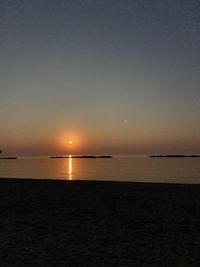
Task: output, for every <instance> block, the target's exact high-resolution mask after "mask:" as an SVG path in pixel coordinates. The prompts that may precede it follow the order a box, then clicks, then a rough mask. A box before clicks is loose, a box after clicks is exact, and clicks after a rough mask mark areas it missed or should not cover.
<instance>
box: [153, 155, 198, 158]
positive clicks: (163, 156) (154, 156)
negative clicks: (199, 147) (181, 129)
mask: <svg viewBox="0 0 200 267" xmlns="http://www.w3.org/2000/svg"><path fill="white" fill-rule="evenodd" d="M149 157H150V158H199V157H200V155H150V156H149Z"/></svg>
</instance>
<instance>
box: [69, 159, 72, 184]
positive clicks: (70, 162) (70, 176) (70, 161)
mask: <svg viewBox="0 0 200 267" xmlns="http://www.w3.org/2000/svg"><path fill="white" fill-rule="evenodd" d="M68 174H69V180H72V156H71V155H69V167H68Z"/></svg>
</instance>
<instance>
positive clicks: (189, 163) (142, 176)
mask: <svg viewBox="0 0 200 267" xmlns="http://www.w3.org/2000/svg"><path fill="white" fill-rule="evenodd" d="M0 178H33V179H41V178H42V179H62V180H63V179H64V180H106V181H108V180H109V181H137V182H170V183H200V158H148V157H116V158H115V157H114V158H112V159H81V158H78V159H77V158H74V159H72V158H69V159H50V158H20V159H17V160H0Z"/></svg>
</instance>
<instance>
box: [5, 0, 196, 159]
mask: <svg viewBox="0 0 200 267" xmlns="http://www.w3.org/2000/svg"><path fill="white" fill-rule="evenodd" d="M199 85H200V1H199V0H187V1H186V0H154V1H153V0H56V1H55V0H1V1H0V122H1V130H0V147H1V149H2V150H3V151H4V153H5V154H10V155H11V154H17V155H37V154H38V155H46V154H57V153H66V152H69V151H71V152H73V153H97V154H98V153H106V154H110V153H114V154H149V153H199V152H200V88H199ZM69 139H72V140H73V141H74V144H73V146H71V148H69V146H68V144H67V142H68V140H69Z"/></svg>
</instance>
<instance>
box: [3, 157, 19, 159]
mask: <svg viewBox="0 0 200 267" xmlns="http://www.w3.org/2000/svg"><path fill="white" fill-rule="evenodd" d="M0 159H18V158H17V157H3V158H0Z"/></svg>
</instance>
